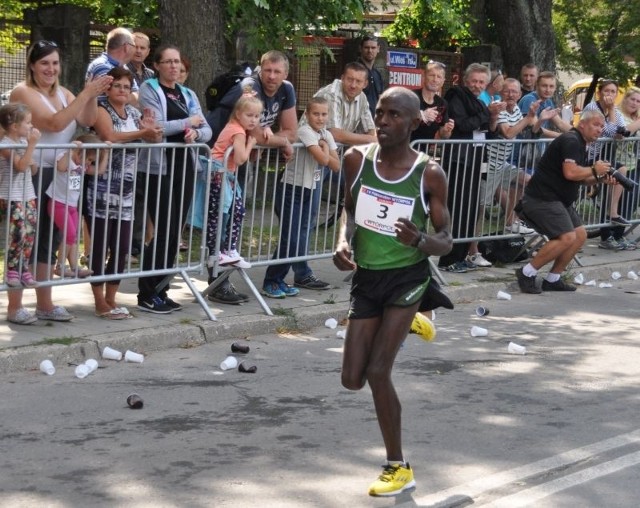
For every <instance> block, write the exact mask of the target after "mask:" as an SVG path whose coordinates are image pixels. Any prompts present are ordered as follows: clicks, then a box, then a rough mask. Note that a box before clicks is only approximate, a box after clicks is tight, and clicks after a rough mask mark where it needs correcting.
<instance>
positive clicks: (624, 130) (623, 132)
mask: <svg viewBox="0 0 640 508" xmlns="http://www.w3.org/2000/svg"><path fill="white" fill-rule="evenodd" d="M616 134H620V135H621V136H624V137H625V138H628V137H629V136H631V131H628V130H627V128H626V127H625V126H624V125H618V127H616Z"/></svg>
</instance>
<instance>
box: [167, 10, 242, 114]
mask: <svg viewBox="0 0 640 508" xmlns="http://www.w3.org/2000/svg"><path fill="white" fill-rule="evenodd" d="M225 8H226V5H225V0H200V1H196V0H186V1H185V0H159V18H160V33H161V39H162V43H163V44H175V45H176V46H178V47H179V48H180V53H181V54H182V55H184V56H186V57H188V58H189V60H191V72H190V73H189V79H188V81H187V83H186V84H187V86H188V87H189V88H191V89H192V90H193V91H194V92H196V93H197V94H198V98H199V99H200V103H201V105H202V107H203V108H204V104H205V103H204V91H205V89H206V87H207V86H208V85H209V83H211V81H212V80H213V77H214V76H215V75H216V74H219V73H220V72H223V71H225V70H227V69H228V68H229V66H230V64H232V63H233V60H234V58H233V57H231V58H228V55H229V52H228V45H227V42H226V39H225V37H224V35H225V30H226V21H225V18H226V16H225Z"/></svg>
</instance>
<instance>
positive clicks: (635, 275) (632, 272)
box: [627, 270, 638, 280]
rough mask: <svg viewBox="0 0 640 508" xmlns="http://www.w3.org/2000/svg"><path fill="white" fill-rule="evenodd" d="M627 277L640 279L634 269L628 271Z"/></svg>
mask: <svg viewBox="0 0 640 508" xmlns="http://www.w3.org/2000/svg"><path fill="white" fill-rule="evenodd" d="M627 277H628V278H629V279H631V280H638V274H637V273H636V272H634V271H633V270H630V271H628V272H627Z"/></svg>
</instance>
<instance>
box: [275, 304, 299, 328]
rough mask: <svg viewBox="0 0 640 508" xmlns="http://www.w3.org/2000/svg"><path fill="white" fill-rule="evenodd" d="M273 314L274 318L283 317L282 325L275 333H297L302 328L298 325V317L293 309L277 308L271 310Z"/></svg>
mask: <svg viewBox="0 0 640 508" xmlns="http://www.w3.org/2000/svg"><path fill="white" fill-rule="evenodd" d="M273 313H274V315H276V316H284V317H285V320H284V323H282V324H281V325H280V326H278V327H277V328H276V332H277V333H299V332H301V331H302V328H301V327H300V324H299V323H298V317H297V316H296V313H295V311H294V310H293V309H283V308H282V307H277V308H275V309H273Z"/></svg>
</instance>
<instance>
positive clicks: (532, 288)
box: [516, 268, 542, 295]
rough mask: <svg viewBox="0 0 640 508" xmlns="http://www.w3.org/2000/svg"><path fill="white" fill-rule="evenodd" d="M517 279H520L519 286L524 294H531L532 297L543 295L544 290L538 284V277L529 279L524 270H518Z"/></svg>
mask: <svg viewBox="0 0 640 508" xmlns="http://www.w3.org/2000/svg"><path fill="white" fill-rule="evenodd" d="M516 277H517V278H518V286H519V287H520V291H522V292H523V293H529V294H531V295H539V294H540V293H542V289H540V288H539V287H538V284H537V283H536V277H535V276H534V277H527V276H526V275H525V274H524V272H523V271H522V268H518V269H517V270H516Z"/></svg>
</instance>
